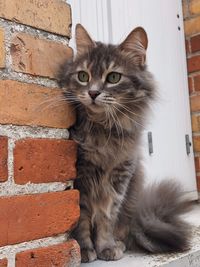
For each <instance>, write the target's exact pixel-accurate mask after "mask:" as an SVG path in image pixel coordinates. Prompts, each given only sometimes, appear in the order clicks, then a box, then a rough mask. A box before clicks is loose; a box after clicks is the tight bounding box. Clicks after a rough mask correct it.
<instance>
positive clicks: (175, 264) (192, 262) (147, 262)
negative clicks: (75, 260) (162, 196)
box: [81, 204, 200, 267]
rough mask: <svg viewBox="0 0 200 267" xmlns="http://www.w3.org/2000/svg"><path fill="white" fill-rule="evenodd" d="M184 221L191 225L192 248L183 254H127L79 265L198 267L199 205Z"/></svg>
mask: <svg viewBox="0 0 200 267" xmlns="http://www.w3.org/2000/svg"><path fill="white" fill-rule="evenodd" d="M185 219H186V220H187V221H188V222H190V223H191V224H192V225H193V231H194V235H193V239H192V248H191V250H190V251H188V252H185V253H170V254H159V255H154V256H152V255H151V256H150V255H145V254H139V253H137V254H136V253H129V254H128V253H127V254H126V255H125V256H124V257H123V258H122V259H121V260H119V261H112V262H105V261H99V260H98V261H95V262H92V263H89V264H81V267H131V266H133V267H161V266H162V267H200V204H195V205H194V210H193V211H192V212H190V213H188V214H187V215H186V217H185Z"/></svg>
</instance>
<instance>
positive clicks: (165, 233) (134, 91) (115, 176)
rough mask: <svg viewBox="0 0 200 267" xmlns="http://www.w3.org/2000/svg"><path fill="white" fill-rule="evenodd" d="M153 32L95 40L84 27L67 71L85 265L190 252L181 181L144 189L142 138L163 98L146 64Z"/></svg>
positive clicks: (64, 72)
mask: <svg viewBox="0 0 200 267" xmlns="http://www.w3.org/2000/svg"><path fill="white" fill-rule="evenodd" d="M147 43H148V40H147V35H146V32H145V31H144V29H142V28H140V27H139V28H136V29H134V30H133V31H132V32H131V33H130V34H129V35H128V37H127V38H126V39H125V41H123V42H122V43H121V44H120V45H118V46H116V45H110V44H109V45H105V44H103V43H100V42H94V41H93V40H92V39H91V37H90V36H89V34H88V33H87V31H86V30H85V29H84V28H83V27H82V26H81V25H80V24H78V25H77V26H76V44H77V55H76V57H75V58H74V59H73V60H72V61H71V62H67V63H66V64H65V65H64V66H63V68H62V71H61V75H60V83H61V85H62V86H63V88H64V95H65V97H66V100H68V101H69V102H71V103H73V105H74V107H75V108H76V109H77V122H76V124H75V125H74V126H73V127H72V128H71V130H70V134H71V137H72V138H73V139H74V140H75V141H76V142H78V144H79V146H78V160H77V173H78V177H77V180H76V181H75V188H77V189H78V190H80V208H81V215H80V220H79V223H78V225H77V227H76V229H75V231H74V233H73V235H74V237H75V238H76V239H77V240H78V242H79V244H80V247H81V257H82V262H91V261H94V260H95V259H97V258H99V259H103V260H118V259H120V258H121V257H122V256H123V253H124V251H125V250H132V249H134V248H135V246H136V245H137V247H140V248H143V249H145V250H146V251H148V252H154V253H156V252H167V251H184V250H186V249H188V248H189V236H190V234H189V232H190V231H189V226H188V225H187V224H186V223H185V222H183V221H182V220H181V218H180V215H181V214H183V213H185V212H186V211H187V209H188V203H187V202H186V201H183V199H182V194H181V192H180V190H179V186H178V185H177V184H175V183H173V182H172V181H171V182H162V183H160V184H157V185H154V186H151V187H150V188H147V189H144V188H143V170H142V166H141V155H140V149H139V146H140V139H141V136H142V126H143V125H144V123H145V116H146V114H147V112H148V107H149V106H150V105H151V102H152V100H154V98H155V86H154V81H153V78H152V75H151V74H150V73H149V72H148V70H147V67H146V65H145V55H146V49H147Z"/></svg>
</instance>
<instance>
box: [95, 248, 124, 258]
mask: <svg viewBox="0 0 200 267" xmlns="http://www.w3.org/2000/svg"><path fill="white" fill-rule="evenodd" d="M123 255H124V253H123V249H122V248H121V247H119V246H114V247H111V248H105V249H103V250H102V251H101V252H99V253H98V255H97V257H98V259H101V260H105V261H113V260H119V259H121V258H122V257H123Z"/></svg>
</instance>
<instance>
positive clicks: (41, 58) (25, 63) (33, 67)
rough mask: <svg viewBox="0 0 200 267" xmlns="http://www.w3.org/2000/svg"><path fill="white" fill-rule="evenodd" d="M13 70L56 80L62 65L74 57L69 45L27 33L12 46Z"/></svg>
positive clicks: (14, 40)
mask: <svg viewBox="0 0 200 267" xmlns="http://www.w3.org/2000/svg"><path fill="white" fill-rule="evenodd" d="M11 56H12V68H13V70H15V71H17V72H23V73H29V74H32V75H39V76H45V77H50V78H56V76H57V73H58V70H59V68H60V65H61V64H62V63H63V62H65V61H66V60H68V59H69V58H71V57H72V49H71V48H69V47H68V46H67V45H63V44H61V43H57V42H54V41H49V40H44V39H41V38H38V37H37V36H32V35H29V34H25V33H19V34H17V35H16V36H15V37H14V39H13V40H12V44H11Z"/></svg>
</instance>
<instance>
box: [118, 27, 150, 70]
mask: <svg viewBox="0 0 200 267" xmlns="http://www.w3.org/2000/svg"><path fill="white" fill-rule="evenodd" d="M147 46H148V38H147V34H146V32H145V30H144V29H143V28H142V27H137V28H135V29H134V30H133V31H132V32H130V33H129V35H128V36H127V37H126V39H125V40H124V41H123V42H122V43H121V44H120V45H119V47H120V49H121V50H124V51H125V52H127V53H128V54H129V55H130V57H131V58H132V59H133V61H134V63H135V64H136V65H144V64H145V60H146V49H147Z"/></svg>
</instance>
